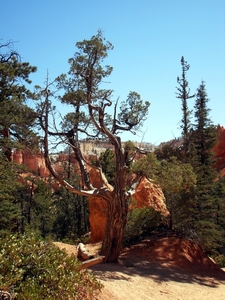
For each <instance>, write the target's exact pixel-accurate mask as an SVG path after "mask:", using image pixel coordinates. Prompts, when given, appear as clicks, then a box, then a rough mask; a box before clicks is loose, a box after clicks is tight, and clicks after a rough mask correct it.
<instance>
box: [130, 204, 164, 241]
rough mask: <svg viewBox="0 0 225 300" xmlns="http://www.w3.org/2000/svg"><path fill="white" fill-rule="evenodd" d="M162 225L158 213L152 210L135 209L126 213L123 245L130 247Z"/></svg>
mask: <svg viewBox="0 0 225 300" xmlns="http://www.w3.org/2000/svg"><path fill="white" fill-rule="evenodd" d="M162 225H163V218H162V216H161V214H160V212H157V211H156V210H154V209H153V208H146V207H143V208H135V209H133V210H130V212H129V213H128V221H127V225H126V230H125V236H124V245H126V246H127V245H130V244H132V243H134V242H136V241H137V240H139V239H140V238H142V237H144V236H145V235H146V234H149V233H151V232H152V231H154V230H156V229H158V228H159V227H160V226H162Z"/></svg>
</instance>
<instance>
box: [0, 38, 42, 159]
mask: <svg viewBox="0 0 225 300" xmlns="http://www.w3.org/2000/svg"><path fill="white" fill-rule="evenodd" d="M13 46H14V45H13V42H11V41H10V42H7V43H5V44H1V43H0V105H1V110H0V148H2V149H3V151H4V152H5V154H6V156H7V158H8V160H11V155H12V151H11V149H12V148H18V147H21V146H22V145H25V146H26V148H28V147H29V146H30V148H33V147H34V145H35V144H36V142H37V136H36V134H34V131H33V126H34V124H35V118H36V113H35V111H34V110H33V109H32V108H30V107H28V106H27V104H26V100H27V99H28V98H31V97H32V93H31V92H30V90H29V89H28V88H27V86H28V84H30V83H31V80H30V79H29V75H30V74H31V73H33V72H35V71H36V69H37V68H36V67H33V66H31V65H30V64H29V63H28V62H21V58H20V55H19V54H18V52H16V51H15V50H14V49H13Z"/></svg>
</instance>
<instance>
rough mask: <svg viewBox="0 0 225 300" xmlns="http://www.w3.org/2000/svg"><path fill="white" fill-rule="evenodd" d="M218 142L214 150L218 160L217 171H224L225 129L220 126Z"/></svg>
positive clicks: (218, 128)
mask: <svg viewBox="0 0 225 300" xmlns="http://www.w3.org/2000/svg"><path fill="white" fill-rule="evenodd" d="M217 132H218V142H217V144H216V145H215V147H214V148H213V151H214V153H215V156H216V158H217V159H218V160H217V162H216V164H215V167H216V169H217V170H223V169H224V168H225V128H224V127H223V126H220V125H218V127H217Z"/></svg>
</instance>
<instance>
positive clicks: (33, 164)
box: [12, 150, 50, 178]
mask: <svg viewBox="0 0 225 300" xmlns="http://www.w3.org/2000/svg"><path fill="white" fill-rule="evenodd" d="M12 158H13V161H14V162H15V163H17V164H23V165H25V166H27V167H28V168H29V169H30V170H31V171H33V172H36V173H38V175H39V176H40V177H44V178H45V177H48V176H49V174H50V173H49V171H48V169H47V168H46V165H45V159H44V157H43V155H42V154H41V153H39V154H32V153H30V152H29V151H20V150H15V151H14V152H13V155H12Z"/></svg>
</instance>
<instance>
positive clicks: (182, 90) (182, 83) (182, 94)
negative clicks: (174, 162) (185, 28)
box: [176, 56, 195, 162]
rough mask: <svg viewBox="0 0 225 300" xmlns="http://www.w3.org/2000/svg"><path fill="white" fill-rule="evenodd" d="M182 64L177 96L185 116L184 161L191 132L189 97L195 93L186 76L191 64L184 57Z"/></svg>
mask: <svg viewBox="0 0 225 300" xmlns="http://www.w3.org/2000/svg"><path fill="white" fill-rule="evenodd" d="M181 66H182V74H181V77H177V83H178V84H179V86H178V87H177V91H178V92H177V93H176V94H177V98H178V99H181V102H182V112H183V118H182V120H181V126H180V127H181V130H182V133H181V134H182V138H183V151H184V161H185V162H187V153H188V146H189V132H190V128H191V121H190V118H191V113H192V112H191V111H190V110H189V108H188V99H191V98H193V97H194V96H195V95H190V88H189V87H188V81H187V78H186V73H187V71H188V70H189V68H190V65H189V64H188V63H187V61H185V60H184V57H183V56H182V57H181Z"/></svg>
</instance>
